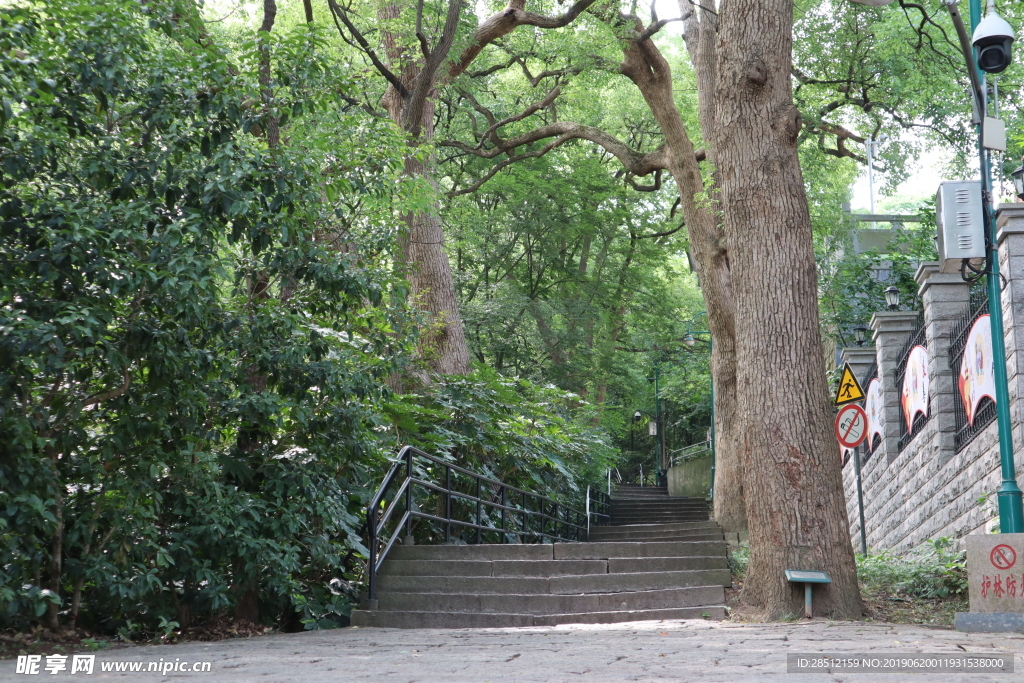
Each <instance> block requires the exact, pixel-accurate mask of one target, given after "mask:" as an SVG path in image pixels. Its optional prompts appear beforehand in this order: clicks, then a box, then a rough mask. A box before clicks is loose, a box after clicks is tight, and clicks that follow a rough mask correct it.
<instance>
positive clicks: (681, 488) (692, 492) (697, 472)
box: [668, 451, 711, 498]
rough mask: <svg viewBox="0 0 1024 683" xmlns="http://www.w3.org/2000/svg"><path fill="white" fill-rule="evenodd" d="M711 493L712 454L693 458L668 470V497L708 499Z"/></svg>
mask: <svg viewBox="0 0 1024 683" xmlns="http://www.w3.org/2000/svg"><path fill="white" fill-rule="evenodd" d="M710 491H711V453H710V451H709V452H708V454H707V455H706V456H704V457H700V458H691V459H689V460H687V461H685V462H681V463H679V464H678V465H673V466H672V467H670V468H669V470H668V495H670V496H685V497H688V498H707V497H708V493H709V492H710Z"/></svg>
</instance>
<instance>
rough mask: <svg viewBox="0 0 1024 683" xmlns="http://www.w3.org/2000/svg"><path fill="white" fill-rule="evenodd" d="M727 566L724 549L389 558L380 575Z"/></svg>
mask: <svg viewBox="0 0 1024 683" xmlns="http://www.w3.org/2000/svg"><path fill="white" fill-rule="evenodd" d="M727 566H728V563H727V562H726V559H725V547H724V546H720V552H716V553H715V554H712V555H694V556H690V557H639V558H630V557H623V558H611V559H598V560H548V561H546V562H545V561H540V560H494V561H491V560H481V561H474V560H394V559H392V558H391V556H390V555H388V558H387V561H385V562H384V566H383V567H381V572H380V574H379V575H378V576H379V577H381V579H383V577H386V576H394V577H400V576H401V577H404V576H435V577H436V576H461V577H481V578H482V577H496V578H513V577H540V578H543V577H551V576H587V575H591V574H597V575H601V574H609V573H611V574H616V573H622V574H635V573H642V572H678V571H691V570H698V569H724V568H726V567H727Z"/></svg>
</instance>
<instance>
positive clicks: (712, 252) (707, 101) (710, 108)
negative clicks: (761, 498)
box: [679, 0, 747, 533]
mask: <svg viewBox="0 0 1024 683" xmlns="http://www.w3.org/2000/svg"><path fill="white" fill-rule="evenodd" d="M679 14H680V16H682V17H685V21H684V30H683V38H684V40H685V42H686V47H687V51H688V52H689V54H690V61H691V62H692V63H693V67H694V71H695V74H696V77H697V102H698V115H699V120H700V128H701V133H702V135H703V137H704V144H705V147H706V149H705V158H706V162H707V166H708V167H709V168H710V169H711V179H712V180H711V182H710V183H708V186H707V188H706V190H707V194H708V201H709V202H710V203H711V206H712V207H713V208H714V209H715V210H716V212H717V213H718V215H720V212H721V204H720V202H719V199H720V197H719V192H718V183H717V173H718V166H717V163H716V158H717V152H716V148H717V145H718V118H717V104H718V95H717V92H716V87H717V81H716V73H717V69H716V65H717V61H718V56H717V53H716V49H717V43H718V21H717V20H718V17H717V15H716V14H715V12H713V11H711V10H710V8H708V7H706V6H699V7H698V6H697V5H694V4H693V3H692V2H691V0H679ZM698 17H699V19H698ZM716 237H717V241H715V242H712V241H710V240H709V241H708V242H707V243H704V244H702V245H694V247H695V248H694V258H695V260H696V262H697V272H698V274H699V275H700V276H701V288H702V290H703V289H704V282H705V279H706V278H705V276H704V275H703V274H702V271H704V272H706V273H707V275H708V276H710V277H712V278H714V279H715V280H716V281H717V282H718V289H719V291H720V292H722V298H723V299H725V300H727V301H728V305H727V307H726V309H725V310H724V311H722V312H721V313H720V317H722V318H723V320H722V321H721V327H723V328H725V330H726V331H725V332H723V333H722V334H720V335H719V336H714V342H715V345H714V349H713V351H712V357H711V376H712V378H713V380H714V383H715V399H714V400H715V481H714V510H715V520H716V521H717V522H718V523H719V524H720V525H721V526H722V528H723V529H724V530H725V531H726V532H727V533H734V532H742V531H746V530H747V511H746V504H745V502H744V498H743V461H742V456H741V451H740V449H739V447H738V446H739V445H738V443H737V438H736V436H737V429H736V427H737V423H736V401H737V398H736V336H735V335H736V310H735V303H734V300H733V292H732V281H731V273H730V271H729V251H728V244H727V240H726V236H725V233H724V232H723V231H722V230H721V225H720V224H719V226H718V232H717V235H716ZM702 246H703V247H705V248H701V247H702ZM712 306H713V304H712V303H710V302H709V303H708V312H709V318H710V317H711V311H712Z"/></svg>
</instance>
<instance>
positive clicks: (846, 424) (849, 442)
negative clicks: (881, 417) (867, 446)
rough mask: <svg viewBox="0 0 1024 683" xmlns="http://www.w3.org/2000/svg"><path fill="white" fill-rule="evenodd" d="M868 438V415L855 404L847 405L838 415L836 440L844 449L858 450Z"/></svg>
mask: <svg viewBox="0 0 1024 683" xmlns="http://www.w3.org/2000/svg"><path fill="white" fill-rule="evenodd" d="M867 436H868V414H867V413H865V412H864V409H863V408H861V407H860V406H859V405H857V404H855V403H851V404H849V405H845V406H843V407H842V408H840V409H839V413H838V414H837V415H836V438H837V439H838V440H839V445H840V446H842V447H843V448H856V447H857V446H859V445H860V444H861V443H863V442H864V439H866V438H867Z"/></svg>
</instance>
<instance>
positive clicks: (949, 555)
mask: <svg viewBox="0 0 1024 683" xmlns="http://www.w3.org/2000/svg"><path fill="white" fill-rule="evenodd" d="M964 561H965V553H964V552H963V551H957V550H955V549H954V548H953V544H952V541H951V540H950V539H949V538H945V537H943V538H938V539H935V540H934V541H927V542H925V543H923V544H922V545H920V546H918V547H917V548H915V549H914V550H913V551H912V552H910V553H909V554H907V555H905V556H899V555H896V554H894V553H892V552H891V551H888V550H885V551H882V552H881V553H877V554H875V555H869V556H867V557H865V556H863V555H858V556H857V577H858V578H859V579H860V582H861V584H862V586H863V587H864V588H865V589H866V590H868V591H871V592H877V593H886V594H890V595H896V596H902V597H907V598H923V599H935V598H948V597H955V596H961V595H965V594H966V592H967V569H966V567H965V565H964Z"/></svg>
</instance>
